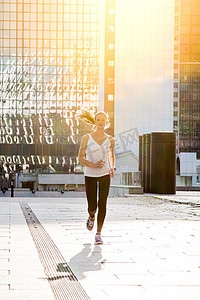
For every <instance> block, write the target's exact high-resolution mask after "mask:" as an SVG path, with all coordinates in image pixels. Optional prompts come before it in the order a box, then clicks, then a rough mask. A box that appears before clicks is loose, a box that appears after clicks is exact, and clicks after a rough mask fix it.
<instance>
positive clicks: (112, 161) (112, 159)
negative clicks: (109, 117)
mask: <svg viewBox="0 0 200 300" xmlns="http://www.w3.org/2000/svg"><path fill="white" fill-rule="evenodd" d="M109 140H110V151H109V161H110V166H111V172H110V175H111V177H114V168H115V154H114V147H115V140H114V138H113V137H112V136H110V137H109Z"/></svg>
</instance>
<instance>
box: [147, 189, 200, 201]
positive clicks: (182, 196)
mask: <svg viewBox="0 0 200 300" xmlns="http://www.w3.org/2000/svg"><path fill="white" fill-rule="evenodd" d="M152 196H154V197H155V198H158V199H163V200H169V201H175V202H178V203H187V204H200V192H182V191H178V192H176V195H153V194H152Z"/></svg>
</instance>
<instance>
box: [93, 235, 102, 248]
mask: <svg viewBox="0 0 200 300" xmlns="http://www.w3.org/2000/svg"><path fill="white" fill-rule="evenodd" d="M94 243H95V245H100V244H103V240H102V237H101V235H100V234H96V235H95V242H94Z"/></svg>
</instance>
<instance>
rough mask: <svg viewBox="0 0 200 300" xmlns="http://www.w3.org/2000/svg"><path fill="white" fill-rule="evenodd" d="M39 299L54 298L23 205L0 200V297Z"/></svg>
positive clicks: (22, 299)
mask: <svg viewBox="0 0 200 300" xmlns="http://www.w3.org/2000/svg"><path fill="white" fill-rule="evenodd" d="M6 291H7V292H6ZM38 292H39V293H38ZM38 294H39V295H41V297H40V296H38ZM46 297H47V298H46ZM36 298H37V299H43V300H44V299H54V297H53V295H52V291H51V289H50V287H49V284H48V282H47V279H46V277H45V274H44V272H43V268H42V266H41V263H40V261H39V257H38V254H37V250H36V248H35V245H34V243H33V240H32V237H31V236H30V233H29V229H28V227H27V225H26V221H25V219H24V216H23V214H22V211H21V208H20V206H19V204H18V203H12V202H6V203H3V202H0V299H1V300H4V299H5V300H6V299H20V300H24V299H36Z"/></svg>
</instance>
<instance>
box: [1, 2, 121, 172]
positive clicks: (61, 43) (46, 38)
mask: <svg viewBox="0 0 200 300" xmlns="http://www.w3.org/2000/svg"><path fill="white" fill-rule="evenodd" d="M114 5H115V1H114V0H106V3H105V1H103V0H101V1H99V0H84V1H72V0H61V1H58V0H48V1H46V0H45V1H42V0H26V1H25V0H24V1H22V0H16V1H13V0H8V1H1V9H0V90H1V92H0V160H1V161H2V162H3V163H4V166H5V163H8V164H9V166H10V167H9V168H11V166H12V170H13V169H14V171H15V172H19V170H20V169H21V171H22V170H23V172H25V171H27V172H31V173H35V172H36V173H48V172H50V171H51V172H54V173H74V172H75V170H77V168H78V167H79V166H78V160H77V153H78V149H79V144H80V139H81V137H82V135H83V134H85V133H86V132H88V130H89V128H90V127H88V126H86V125H84V124H83V123H81V124H80V123H79V121H77V120H76V118H75V114H76V111H77V110H78V109H79V108H80V107H81V106H84V107H87V108H89V109H90V110H91V112H93V113H95V112H96V111H97V110H98V109H99V108H102V107H104V106H105V109H106V110H107V111H108V113H109V115H110V117H111V134H113V130H114V125H113V122H114V115H113V113H114V73H115V72H114V69H115V61H114V60H115V39H114V36H115V26H114V21H115V7H114ZM105 28H106V30H108V34H107V35H106V38H105ZM104 69H105V72H104ZM104 86H105V95H104ZM48 170H50V171H48ZM6 171H7V169H6Z"/></svg>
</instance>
